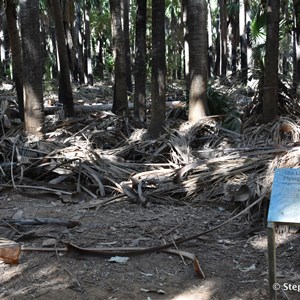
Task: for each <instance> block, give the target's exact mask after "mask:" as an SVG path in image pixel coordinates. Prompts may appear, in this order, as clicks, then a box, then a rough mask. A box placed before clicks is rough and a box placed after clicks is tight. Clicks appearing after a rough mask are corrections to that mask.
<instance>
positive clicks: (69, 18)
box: [62, 0, 76, 77]
mask: <svg viewBox="0 0 300 300" xmlns="http://www.w3.org/2000/svg"><path fill="white" fill-rule="evenodd" d="M62 14H63V24H64V30H65V35H66V46H67V53H68V62H69V72H70V75H71V76H72V77H73V76H74V69H75V57H76V53H75V47H74V45H75V42H74V34H73V32H72V31H73V30H72V29H73V24H74V19H75V10H74V2H73V1H69V0H65V1H63V7H62Z"/></svg>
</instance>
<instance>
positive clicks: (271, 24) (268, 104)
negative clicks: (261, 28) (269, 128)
mask: <svg viewBox="0 0 300 300" xmlns="http://www.w3.org/2000/svg"><path fill="white" fill-rule="evenodd" d="M279 9H280V0H268V8H267V40H266V55H265V74H264V91H263V122H264V123H268V122H270V121H272V120H274V119H275V118H276V117H277V114H278V52H279V50H278V49H279Z"/></svg>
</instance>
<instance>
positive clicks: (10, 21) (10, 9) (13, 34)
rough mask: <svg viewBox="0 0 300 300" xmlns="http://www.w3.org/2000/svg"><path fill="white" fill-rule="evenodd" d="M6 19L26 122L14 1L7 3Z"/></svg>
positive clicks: (16, 82)
mask: <svg viewBox="0 0 300 300" xmlns="http://www.w3.org/2000/svg"><path fill="white" fill-rule="evenodd" d="M6 19H7V30H8V35H9V41H10V50H11V55H12V68H13V77H14V81H15V85H16V91H17V99H18V105H19V112H20V118H21V120H22V121H24V98H23V68H22V66H23V62H22V49H21V41H20V36H19V31H18V28H17V12H16V4H15V3H14V2H13V0H8V1H7V3H6Z"/></svg>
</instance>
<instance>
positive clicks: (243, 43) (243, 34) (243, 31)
mask: <svg viewBox="0 0 300 300" xmlns="http://www.w3.org/2000/svg"><path fill="white" fill-rule="evenodd" d="M239 15H240V17H239V19H240V20H239V22H240V48H241V80H242V82H243V84H244V85H247V81H248V59H247V26H246V8H245V0H243V1H242V2H241V5H240V13H239Z"/></svg>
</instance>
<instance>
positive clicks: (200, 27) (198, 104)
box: [188, 0, 208, 122]
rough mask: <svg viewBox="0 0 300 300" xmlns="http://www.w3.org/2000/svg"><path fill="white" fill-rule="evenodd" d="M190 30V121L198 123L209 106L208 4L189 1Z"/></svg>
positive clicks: (193, 0)
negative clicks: (207, 93)
mask: <svg viewBox="0 0 300 300" xmlns="http://www.w3.org/2000/svg"><path fill="white" fill-rule="evenodd" d="M188 28H189V49H190V82H191V85H190V95H189V120H190V121H191V122H196V121H198V120H200V119H201V118H203V117H205V116H206V115H207V114H208V106H207V98H206V92H207V68H208V55H207V46H208V40H207V3H206V0H189V4H188Z"/></svg>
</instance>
